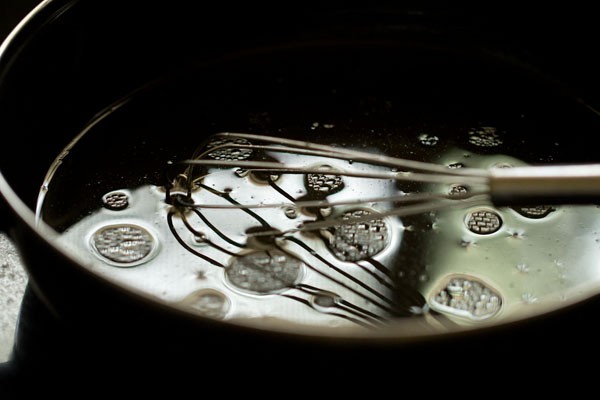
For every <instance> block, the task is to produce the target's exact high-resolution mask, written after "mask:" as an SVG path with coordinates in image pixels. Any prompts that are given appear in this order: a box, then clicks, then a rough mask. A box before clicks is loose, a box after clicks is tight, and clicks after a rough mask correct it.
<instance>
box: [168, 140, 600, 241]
mask: <svg viewBox="0 0 600 400" xmlns="http://www.w3.org/2000/svg"><path fill="white" fill-rule="evenodd" d="M215 138H217V140H215V141H213V142H212V145H211V144H209V145H208V146H207V147H205V148H203V149H202V150H201V151H199V152H197V154H196V155H195V156H194V157H193V158H192V159H189V160H185V161H182V162H181V163H182V164H185V165H187V166H188V168H187V170H186V172H185V173H184V174H180V175H179V179H180V186H181V185H184V186H186V185H187V192H188V199H189V195H190V193H191V191H192V190H193V189H194V185H195V183H196V182H198V181H200V180H201V179H202V177H203V176H202V175H201V176H196V177H195V178H191V177H194V175H196V174H195V168H196V167H199V166H202V167H235V168H238V169H239V171H244V172H245V173H253V174H263V175H264V176H267V178H266V179H267V180H268V177H269V176H271V177H273V176H278V175H281V174H305V175H306V174H325V175H330V176H333V175H335V176H349V177H357V178H366V179H387V180H395V181H403V182H413V183H414V182H421V183H426V184H427V183H428V184H435V183H437V184H440V183H441V184H444V183H445V184H459V185H464V186H465V187H473V188H476V190H473V191H469V192H464V193H459V194H457V193H453V194H449V193H433V192H420V193H400V194H398V195H394V196H385V197H373V198H359V199H353V200H344V201H342V202H334V201H328V200H326V199H324V198H320V199H312V200H307V201H296V200H295V199H293V198H291V197H290V196H289V195H288V196H287V197H288V198H289V200H290V202H283V203H264V202H261V203H256V204H221V205H218V204H201V205H200V204H193V203H190V202H189V201H186V200H185V199H184V198H180V199H179V200H178V202H179V204H181V205H184V206H195V207H204V208H243V209H254V208H269V207H271V208H272V207H290V206H294V207H297V208H310V207H317V208H318V207H334V206H339V205H353V204H354V205H359V204H365V203H377V202H390V203H393V204H394V207H393V208H392V209H390V210H385V211H382V212H381V213H380V215H381V216H386V215H395V216H408V215H414V214H419V213H424V212H432V211H437V210H443V209H447V208H454V207H465V206H473V205H481V204H492V205H495V206H498V207H500V206H519V205H532V204H555V205H558V204H594V203H595V202H597V201H598V199H600V164H565V165H543V166H518V167H511V168H491V169H483V168H466V167H465V168H449V167H448V166H445V165H440V164H433V163H428V162H421V161H416V160H409V159H403V158H397V157H390V156H386V155H381V154H373V153H370V152H366V151H358V150H353V149H347V148H341V147H336V146H329V145H324V144H317V143H311V142H307V141H301V140H293V139H288V138H280V137H273V136H263V135H256V134H248V133H231V132H224V133H218V134H217V135H216V136H215ZM256 143H260V144H256ZM232 149H235V150H234V151H235V152H236V157H219V156H218V152H220V151H222V152H227V151H232ZM255 150H260V151H267V152H273V153H290V154H296V155H306V156H317V157H322V158H327V159H340V160H350V161H351V162H353V163H367V164H370V165H376V166H381V167H387V168H388V169H387V170H378V171H361V170H357V169H355V168H348V169H342V168H333V167H330V166H326V165H319V166H317V167H310V166H306V165H290V164H288V163H284V162H280V161H272V160H249V159H248V158H249V155H250V154H251V153H252V151H255ZM215 155H216V156H215ZM181 181H183V182H184V183H181ZM372 218H373V216H372V215H371V216H368V215H365V216H364V217H362V220H368V219H372ZM353 221H355V222H360V221H361V218H358V219H356V220H353ZM338 222H339V221H338ZM335 223H336V221H335V220H323V221H315V222H310V223H305V224H303V225H302V226H301V227H299V228H297V230H313V229H322V228H326V227H330V226H332V225H334V224H335ZM263 234H264V233H263Z"/></svg>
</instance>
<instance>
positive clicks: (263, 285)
mask: <svg viewBox="0 0 600 400" xmlns="http://www.w3.org/2000/svg"><path fill="white" fill-rule="evenodd" d="M303 267H304V264H303V263H302V261H300V260H299V259H298V258H296V257H293V256H291V255H289V254H287V253H284V252H283V251H281V250H277V249H270V250H259V251H252V252H250V253H247V254H242V255H238V256H235V257H234V258H233V261H232V262H231V264H230V265H229V266H227V268H226V269H225V274H226V276H227V279H228V280H229V282H230V283H231V284H232V285H233V286H235V287H236V288H239V289H242V290H245V291H249V292H252V293H256V294H270V293H277V292H279V291H281V290H283V289H288V288H291V287H293V286H294V285H295V284H296V283H297V281H298V280H299V278H300V276H301V273H302V270H303Z"/></svg>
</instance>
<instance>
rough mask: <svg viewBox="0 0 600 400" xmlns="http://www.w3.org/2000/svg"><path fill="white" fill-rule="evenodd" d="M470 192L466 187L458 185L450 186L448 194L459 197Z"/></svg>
mask: <svg viewBox="0 0 600 400" xmlns="http://www.w3.org/2000/svg"><path fill="white" fill-rule="evenodd" d="M468 192H469V189H468V188H467V187H466V186H464V185H458V184H456V185H451V186H450V190H449V191H448V194H449V195H450V196H459V195H462V194H466V193H468Z"/></svg>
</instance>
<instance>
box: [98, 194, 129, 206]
mask: <svg viewBox="0 0 600 400" xmlns="http://www.w3.org/2000/svg"><path fill="white" fill-rule="evenodd" d="M102 204H103V205H104V207H105V208H107V209H109V210H113V211H121V210H124V209H126V208H127V207H128V206H129V196H128V195H127V193H125V192H123V191H120V190H116V191H113V192H109V193H106V194H105V195H104V196H102Z"/></svg>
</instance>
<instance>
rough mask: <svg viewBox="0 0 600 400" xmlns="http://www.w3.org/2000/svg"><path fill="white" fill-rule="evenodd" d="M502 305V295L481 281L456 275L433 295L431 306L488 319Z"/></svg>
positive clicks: (447, 311) (456, 314)
mask: <svg viewBox="0 0 600 400" xmlns="http://www.w3.org/2000/svg"><path fill="white" fill-rule="evenodd" d="M501 306H502V298H501V296H500V295H499V294H498V293H497V292H496V291H495V290H493V289H492V288H490V287H488V286H487V285H485V284H484V283H482V282H481V281H479V280H477V279H475V278H473V277H469V276H456V277H453V278H451V279H450V280H449V281H448V283H447V284H446V285H445V286H444V287H443V288H442V289H441V290H440V291H439V292H437V293H436V294H435V296H433V299H432V304H431V307H432V308H434V309H435V310H437V311H440V312H444V313H447V314H451V315H455V316H459V317H467V318H470V319H476V320H481V319H486V318H490V317H491V316H493V315H494V314H496V313H497V312H498V311H499V310H500V307H501Z"/></svg>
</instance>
